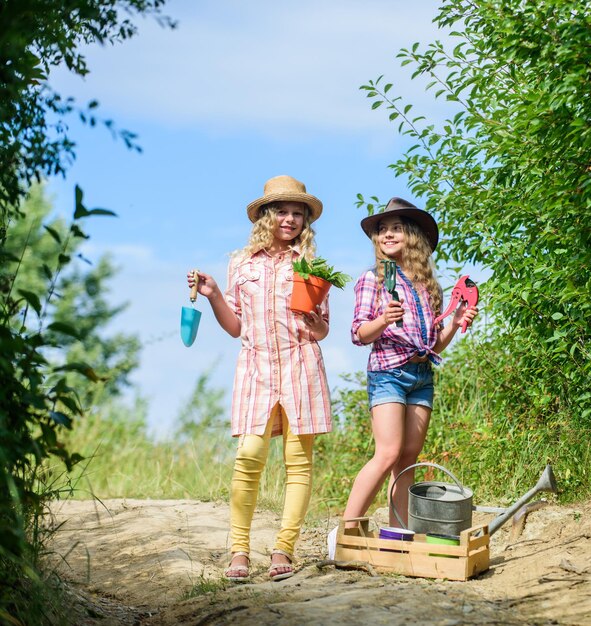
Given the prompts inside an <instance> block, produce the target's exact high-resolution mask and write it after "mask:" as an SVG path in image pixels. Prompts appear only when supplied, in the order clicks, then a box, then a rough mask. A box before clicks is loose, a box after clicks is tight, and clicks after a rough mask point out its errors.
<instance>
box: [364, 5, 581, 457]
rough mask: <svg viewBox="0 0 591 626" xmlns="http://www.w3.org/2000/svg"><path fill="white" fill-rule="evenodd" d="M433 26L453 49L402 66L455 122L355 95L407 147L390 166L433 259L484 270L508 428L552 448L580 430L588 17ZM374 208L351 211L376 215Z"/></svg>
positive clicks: (420, 52)
mask: <svg viewBox="0 0 591 626" xmlns="http://www.w3.org/2000/svg"><path fill="white" fill-rule="evenodd" d="M434 21H435V23H436V24H437V25H438V26H440V27H442V28H445V29H449V30H451V31H452V37H453V38H455V39H456V42H455V44H456V45H455V46H454V47H452V48H451V49H448V47H446V46H445V45H444V44H442V43H441V42H439V41H437V42H434V43H432V44H430V45H428V46H427V47H426V48H421V47H420V46H419V44H414V45H413V46H412V48H410V49H403V50H401V51H400V53H399V55H398V56H399V58H401V59H402V65H411V66H413V67H414V68H415V69H414V73H413V77H427V78H428V79H429V80H430V82H429V88H430V89H431V90H434V91H435V94H434V95H435V97H436V98H445V99H446V100H448V101H450V102H451V103H453V106H455V107H457V108H456V111H457V112H455V114H454V115H453V116H450V118H449V119H446V120H445V121H444V122H443V123H442V124H436V123H434V122H429V120H426V119H425V118H424V117H423V116H421V115H415V114H414V111H413V106H412V105H411V104H409V103H405V102H404V101H403V100H402V98H401V96H396V95H393V94H394V92H395V89H394V87H393V85H392V84H391V83H387V82H386V81H385V80H384V79H383V77H380V78H378V79H377V80H372V81H369V83H368V84H367V85H364V86H363V87H362V89H363V90H365V91H366V92H367V96H368V97H369V98H371V99H372V100H373V108H375V109H379V108H380V107H381V108H382V110H383V109H386V110H387V111H388V114H389V118H390V120H392V121H394V120H396V121H398V122H399V126H398V131H399V133H401V134H402V135H404V136H405V137H407V138H409V139H410V140H411V141H412V144H413V145H412V146H411V147H410V148H409V149H408V150H406V152H405V154H404V155H403V156H402V157H401V158H400V159H399V160H398V161H396V162H395V163H393V164H392V165H391V166H390V167H391V168H392V169H393V171H394V172H395V173H396V175H398V176H404V177H407V179H408V182H409V186H410V189H411V190H412V192H413V193H414V194H415V195H416V196H417V197H419V198H425V204H426V207H427V208H428V209H430V210H432V211H435V212H436V213H437V214H438V216H439V223H440V226H441V230H442V233H443V238H442V241H441V245H440V248H439V260H440V261H448V262H452V263H458V264H460V265H461V264H465V263H467V262H471V263H475V264H479V265H481V266H482V267H484V268H486V269H488V270H490V271H491V278H490V279H489V280H487V281H486V284H484V285H482V293H483V296H484V298H483V301H484V306H485V311H486V313H487V317H488V319H489V324H488V325H487V328H486V333H483V334H485V339H484V340H483V341H482V342H481V346H480V348H479V349H478V358H479V360H480V361H481V362H484V363H485V364H486V368H485V369H486V375H485V378H484V379H483V383H484V384H485V389H486V391H487V392H488V393H489V394H490V395H491V397H492V398H493V399H494V401H495V404H496V407H495V413H496V418H495V419H496V420H497V421H498V424H499V425H500V426H501V428H502V430H503V431H504V432H507V431H511V430H514V429H516V430H522V431H523V430H527V429H531V428H534V429H540V430H544V431H547V432H553V433H554V437H555V439H556V441H557V442H558V441H559V440H560V437H561V433H563V431H564V430H569V429H573V428H575V429H584V430H585V431H587V433H588V429H589V426H590V424H591V391H590V389H589V377H590V374H591V351H590V348H589V346H591V330H590V329H591V299H590V298H589V294H590V293H591V184H590V183H591V176H590V173H591V170H590V165H589V164H590V163H591V123H590V122H591V101H590V99H589V97H588V91H589V67H590V66H591V47H590V46H589V45H588V43H589V41H588V39H589V32H590V29H591V8H590V7H589V6H588V5H586V4H585V3H581V2H579V0H540V1H539V2H522V1H521V0H484V1H482V2H477V3H476V2H473V1H471V0H445V1H444V2H443V3H442V5H441V8H440V10H439V13H438V15H437V17H436V19H435V20H434ZM454 28H455V29H456V30H454ZM376 200H377V199H375V198H374V199H372V201H371V202H370V203H367V202H366V201H365V199H364V198H363V197H362V196H359V205H360V206H361V205H369V208H370V209H371V210H375V208H376V207H375V204H376ZM378 203H379V201H378ZM587 436H588V434H585V435H582V437H583V439H582V440H581V434H579V436H578V437H577V436H576V435H575V434H572V433H571V439H572V440H573V441H574V440H575V439H577V438H578V440H579V442H581V441H587V439H586V437H587ZM580 445H582V443H581V444H580ZM563 450H564V448H560V450H559V449H558V445H557V451H556V454H562V451H563Z"/></svg>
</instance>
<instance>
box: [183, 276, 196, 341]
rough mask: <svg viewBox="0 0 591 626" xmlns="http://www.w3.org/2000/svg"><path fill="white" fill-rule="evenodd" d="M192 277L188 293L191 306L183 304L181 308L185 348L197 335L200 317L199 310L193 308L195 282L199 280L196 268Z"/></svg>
mask: <svg viewBox="0 0 591 626" xmlns="http://www.w3.org/2000/svg"><path fill="white" fill-rule="evenodd" d="M193 278H194V279H195V284H194V285H193V287H191V293H190V295H189V299H190V300H191V304H192V305H193V306H184V307H183V308H182V310H181V339H182V340H183V343H184V344H185V345H186V346H187V348H189V347H191V346H192V345H193V342H194V341H195V337H197V329H198V328H199V320H200V319H201V311H198V310H197V309H196V308H195V301H196V300H197V284H198V282H199V276H198V275H197V271H196V270H194V271H193Z"/></svg>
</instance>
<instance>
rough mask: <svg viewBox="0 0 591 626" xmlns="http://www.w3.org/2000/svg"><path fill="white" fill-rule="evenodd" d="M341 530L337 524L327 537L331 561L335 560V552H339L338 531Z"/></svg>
mask: <svg viewBox="0 0 591 626" xmlns="http://www.w3.org/2000/svg"><path fill="white" fill-rule="evenodd" d="M338 531H339V527H338V526H335V527H334V528H333V529H332V530H331V531H330V532H329V533H328V536H327V537H326V544H327V547H328V558H329V560H331V561H334V557H335V554H336V552H337V533H338Z"/></svg>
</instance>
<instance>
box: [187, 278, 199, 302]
mask: <svg viewBox="0 0 591 626" xmlns="http://www.w3.org/2000/svg"><path fill="white" fill-rule="evenodd" d="M193 280H194V281H195V284H194V285H193V286H192V287H191V293H190V294H189V299H190V300H191V302H195V300H197V285H199V275H198V274H197V270H193Z"/></svg>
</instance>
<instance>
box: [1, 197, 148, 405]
mask: <svg viewBox="0 0 591 626" xmlns="http://www.w3.org/2000/svg"><path fill="white" fill-rule="evenodd" d="M50 211H51V205H50V203H49V201H48V200H47V199H46V197H45V194H44V192H43V188H42V187H40V186H36V187H33V188H32V189H31V192H30V194H29V196H28V198H27V200H26V201H25V203H24V204H23V207H22V215H21V216H20V217H18V218H16V219H15V221H14V223H13V225H12V227H11V229H10V240H9V241H8V242H7V243H6V248H5V249H6V250H7V251H8V252H10V253H11V254H12V255H13V256H14V258H18V259H19V261H18V263H16V262H13V263H9V264H7V266H6V267H5V268H4V271H5V272H8V273H9V274H12V275H13V276H14V281H13V290H15V291H17V292H18V291H19V289H25V290H29V291H31V292H32V293H35V294H37V295H39V296H41V295H42V294H49V293H50V292H51V291H52V292H53V294H52V295H53V299H52V300H51V301H50V302H49V305H48V309H47V310H46V311H45V326H47V325H48V324H49V322H50V321H51V323H52V327H51V330H49V331H48V332H47V333H46V337H47V341H48V343H49V344H50V345H56V346H59V350H57V351H56V350H48V351H47V353H46V355H45V356H46V357H47V358H48V360H49V361H50V362H51V363H52V364H53V365H55V366H63V365H72V364H75V363H81V362H87V363H91V364H92V368H93V370H94V371H95V372H96V374H97V377H98V378H99V380H100V381H101V382H103V383H104V384H100V385H98V390H97V385H96V381H92V380H89V379H88V378H86V377H85V376H83V375H82V374H80V373H78V372H76V371H72V372H68V373H67V375H66V382H67V384H68V385H69V386H71V387H74V388H76V392H77V395H78V397H79V399H80V401H81V404H82V406H83V407H88V406H89V405H90V404H91V403H92V399H93V397H94V396H95V395H96V394H97V391H101V392H102V395H103V396H105V395H106V396H109V397H115V396H119V395H120V394H121V393H122V391H123V390H124V389H125V388H126V387H127V386H129V384H130V383H129V374H130V373H131V372H132V371H133V370H134V369H135V368H136V367H137V365H138V354H139V350H140V345H139V339H138V338H137V337H136V336H130V335H127V334H124V333H115V334H113V335H111V336H109V337H105V335H104V331H105V329H106V326H107V325H108V324H109V322H110V321H111V320H112V319H113V318H114V317H116V316H117V315H118V314H119V313H121V312H122V311H123V310H124V309H125V307H126V305H125V304H124V305H118V306H111V305H109V303H108V302H107V299H106V296H107V295H108V292H109V289H108V283H109V281H110V280H111V279H112V278H113V276H114V275H115V271H116V270H115V268H114V267H113V264H112V262H111V261H110V259H109V258H108V257H107V256H103V257H102V258H101V259H99V261H98V263H97V264H96V266H94V267H93V266H91V264H90V261H87V260H86V259H85V258H84V256H83V254H82V253H81V251H80V246H81V244H82V242H83V241H84V238H81V237H74V238H70V241H69V245H68V249H67V256H68V257H70V258H72V259H73V261H72V263H70V265H71V267H70V266H68V267H66V268H65V269H64V270H63V271H62V272H60V274H59V275H58V276H57V280H56V281H55V284H52V283H51V281H50V279H49V276H51V263H52V260H54V259H56V258H57V257H58V256H59V254H60V251H61V249H62V246H63V243H64V241H66V240H67V238H68V227H67V225H66V224H65V222H64V220H63V219H61V218H54V219H52V220H51V221H48V217H49V213H50ZM14 322H15V323H17V324H18V325H21V324H23V323H26V321H25V320H23V319H22V317H19V318H15V320H14ZM64 330H65V331H66V332H63V331H64Z"/></svg>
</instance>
